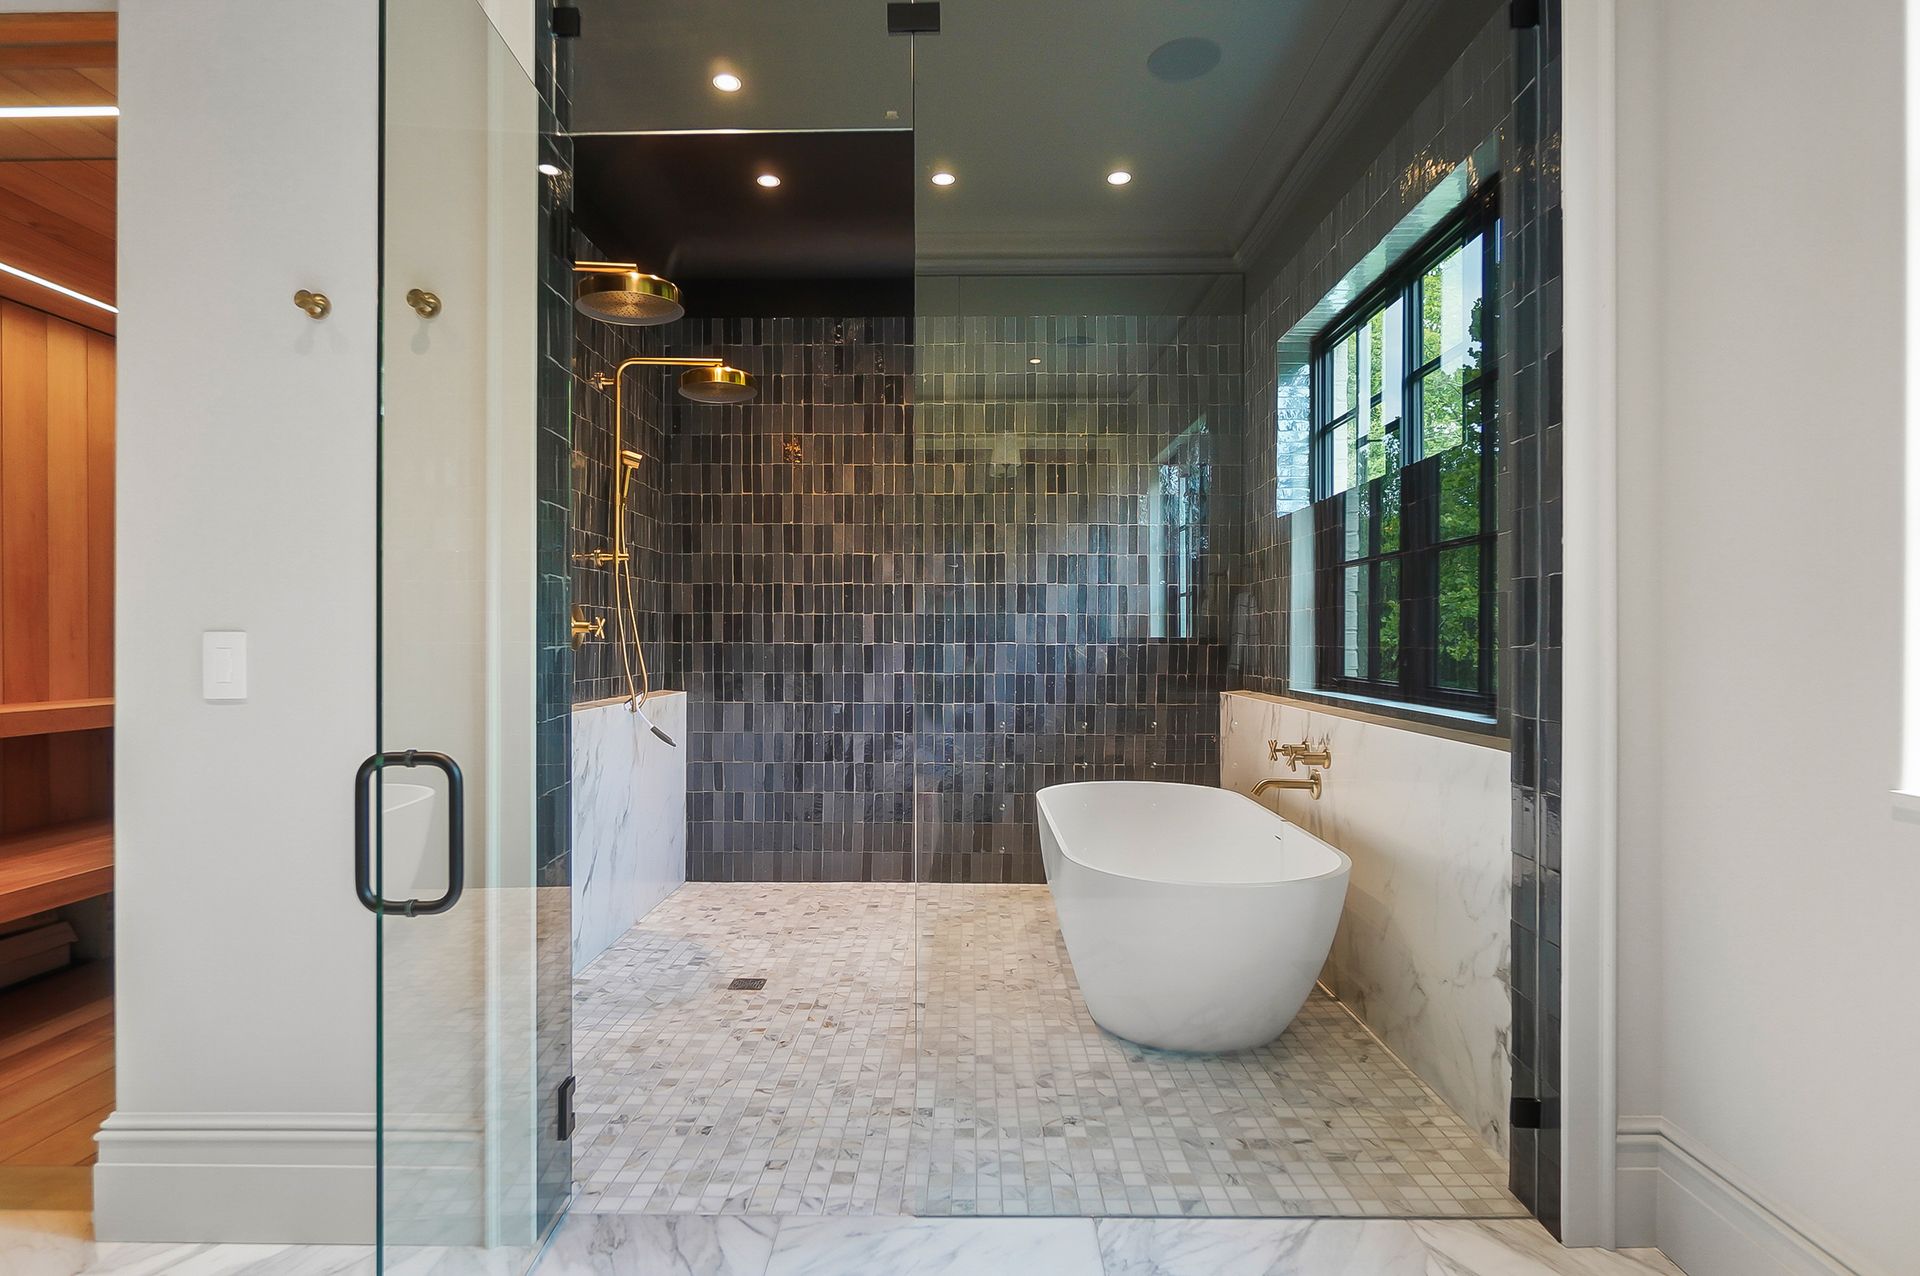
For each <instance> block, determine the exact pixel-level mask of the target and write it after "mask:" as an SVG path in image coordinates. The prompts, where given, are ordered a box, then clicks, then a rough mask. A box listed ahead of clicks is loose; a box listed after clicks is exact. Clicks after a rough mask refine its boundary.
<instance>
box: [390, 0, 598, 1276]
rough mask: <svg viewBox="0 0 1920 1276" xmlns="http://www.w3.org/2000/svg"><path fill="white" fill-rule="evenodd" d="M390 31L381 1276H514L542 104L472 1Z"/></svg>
mask: <svg viewBox="0 0 1920 1276" xmlns="http://www.w3.org/2000/svg"><path fill="white" fill-rule="evenodd" d="M384 7H385V14H384V18H383V22H384V29H383V33H382V38H383V55H384V56H383V76H384V86H383V90H384V91H383V95H382V114H381V163H382V174H381V177H382V183H381V208H380V218H381V226H380V278H379V293H378V297H379V302H378V304H379V323H380V476H379V482H380V506H379V508H380V528H379V545H380V563H379V591H380V592H379V672H378V678H379V684H378V685H379V714H378V741H377V744H376V748H375V749H374V751H373V753H372V755H371V756H370V757H369V758H368V759H367V762H366V764H365V765H364V766H363V767H362V769H361V777H360V789H359V793H358V800H359V802H360V815H361V820H360V823H361V828H362V830H363V836H362V840H361V844H362V854H361V864H360V882H359V888H360V893H361V898H362V902H363V903H365V904H366V905H367V907H368V908H369V909H371V910H372V911H373V912H374V913H375V916H376V923H375V924H376V929H377V936H378V939H377V943H378V970H379V997H378V1015H379V1032H378V1042H379V1047H378V1048H379V1059H378V1077H377V1086H378V1095H377V1101H378V1141H379V1179H378V1182H379V1202H378V1208H379V1215H378V1219H379V1240H380V1251H381V1266H382V1269H383V1270H385V1269H388V1268H391V1267H394V1266H397V1265H399V1264H400V1263H403V1262H405V1261H406V1260H407V1259H408V1258H409V1256H414V1255H417V1253H418V1251H419V1250H421V1249H422V1248H428V1247H431V1248H437V1247H442V1246H453V1247H461V1248H467V1247H487V1248H490V1249H498V1250H502V1251H505V1252H504V1253H503V1254H501V1255H499V1256H497V1258H498V1261H493V1262H490V1263H489V1270H500V1271H518V1270H524V1268H525V1266H526V1265H527V1264H529V1263H530V1262H531V1261H532V1258H533V1255H534V1254H535V1253H536V1252H537V1249H536V1247H537V1243H538V1240H539V1235H540V1232H541V1230H542V1228H543V1226H544V1223H545V1221H546V1215H548V1214H551V1212H552V1211H553V1209H554V1208H555V1206H554V1204H553V1203H551V1202H549V1203H548V1204H547V1208H546V1209H545V1210H544V1211H543V1208H542V1204H543V1203H542V1201H541V1199H540V1197H541V1192H540V1182H541V1174H540V1170H541V1168H542V1162H541V1157H542V1155H543V1152H545V1151H546V1150H547V1149H548V1148H549V1147H550V1141H551V1140H554V1139H555V1138H556V1137H557V1132H556V1131H555V1129H554V1126H553V1123H552V1121H550V1120H548V1119H547V1117H548V1113H549V1109H550V1104H549V1102H548V1101H547V1097H546V1096H544V1095H543V1093H542V1091H543V1090H544V1086H543V1085H542V1083H541V1076H542V1067H541V1064H542V1059H541V1057H540V1053H541V1052H540V1049H539V1045H540V1041H541V1039H542V1038H541V1035H540V1033H539V1027H540V1024H539V1011H540V1009H541V1000H540V997H539V995H538V991H539V984H538V970H539V963H538V955H539V947H538V945H539V939H540V936H541V934H542V924H543V923H542V915H541V910H542V908H543V907H545V908H549V911H550V909H551V902H550V901H544V902H543V895H542V892H541V890H540V887H539V880H540V879H539V875H538V873H537V864H536V854H537V847H538V845H539V841H538V838H537V836H536V834H537V831H538V828H537V812H538V803H537V801H536V797H537V792H538V788H537V783H536V741H535V731H534V723H535V717H536V681H537V678H536V656H537V644H536V630H535V626H536V616H537V601H538V599H537V590H538V573H537V570H536V554H535V549H536V545H535V541H536V512H537V509H538V502H537V493H536V486H535V470H536V464H535V463H536V452H535V448H536V438H537V434H538V431H537V429H536V421H535V406H534V405H535V398H536V395H535V375H536V369H537V367H538V359H537V345H538V328H537V320H536V314H537V312H536V307H535V301H536V297H537V270H538V262H539V248H538V245H539V234H538V229H539V222H538V208H539V191H538V188H537V186H536V183H537V182H538V180H539V179H538V176H537V174H536V165H537V163H538V161H539V154H538V149H539V141H540V137H539V129H540V111H539V99H538V96H537V94H536V92H535V89H534V86H533V84H532V83H531V81H530V80H529V78H528V76H527V73H526V71H525V70H524V69H523V67H522V65H521V63H520V61H519V60H518V59H516V58H515V57H514V56H513V54H512V52H511V51H510V50H509V49H508V48H507V46H506V44H505V43H504V42H503V41H502V39H501V37H500V35H499V33H498V32H497V31H496V30H495V29H494V26H493V24H492V23H491V22H490V21H489V20H488V18H487V16H486V14H485V13H484V12H483V10H482V9H481V7H480V6H479V5H478V4H477V3H475V0H406V2H405V3H402V4H391V5H387V6H384ZM560 889H561V894H562V895H564V891H565V887H564V886H563V887H561V888H560ZM559 907H560V908H561V913H560V923H559V924H560V926H561V929H562V930H563V931H564V928H565V916H566V914H565V905H564V903H561V904H560V905H559ZM548 925H549V928H550V925H551V918H549V919H548ZM562 1041H563V1043H564V1037H563V1038H562Z"/></svg>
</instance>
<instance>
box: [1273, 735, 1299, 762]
mask: <svg viewBox="0 0 1920 1276" xmlns="http://www.w3.org/2000/svg"><path fill="white" fill-rule="evenodd" d="M1292 747H1293V746H1292V745H1283V744H1281V743H1280V742H1279V741H1278V740H1269V741H1267V761H1269V762H1278V761H1279V760H1280V755H1281V753H1283V752H1284V751H1285V750H1287V749H1290V748H1292Z"/></svg>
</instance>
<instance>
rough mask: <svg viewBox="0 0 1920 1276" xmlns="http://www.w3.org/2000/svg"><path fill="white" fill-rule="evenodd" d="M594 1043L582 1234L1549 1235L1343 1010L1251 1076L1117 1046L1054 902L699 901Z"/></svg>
mask: <svg viewBox="0 0 1920 1276" xmlns="http://www.w3.org/2000/svg"><path fill="white" fill-rule="evenodd" d="M736 979H750V980H751V979H762V980H764V981H765V983H764V986H761V987H758V988H744V989H741V988H734V987H731V984H732V981H734V980H736ZM574 1040H575V1070H576V1072H577V1074H578V1076H579V1092H578V1105H577V1106H578V1113H579V1128H578V1131H577V1132H576V1135H575V1141H574V1157H575V1160H574V1173H575V1180H576V1183H577V1185H578V1187H579V1191H580V1196H579V1201H578V1204H577V1205H576V1209H577V1210H580V1211H604V1212H609V1213H615V1214H629V1213H676V1214H678V1213H684V1214H694V1215H719V1214H741V1215H777V1216H781V1217H796V1216H800V1217H804V1216H831V1215H879V1216H885V1215H922V1216H942V1215H1070V1216H1083V1217H1120V1216H1136V1217H1165V1216H1183V1217H1189V1218H1203V1217H1247V1218H1259V1217H1382V1218H1490V1217H1501V1216H1520V1215H1522V1214H1523V1213H1524V1211H1523V1210H1522V1209H1521V1207H1520V1206H1519V1204H1518V1203H1517V1202H1516V1201H1515V1200H1514V1199H1513V1198H1512V1197H1511V1196H1510V1195H1509V1194H1508V1193H1507V1192H1506V1190H1505V1187H1504V1182H1505V1170H1504V1166H1503V1165H1502V1164H1501V1163H1500V1161H1499V1159H1498V1158H1497V1157H1495V1156H1494V1155H1493V1154H1491V1153H1490V1152H1489V1151H1488V1150H1487V1149H1486V1148H1485V1147H1483V1146H1482V1145H1481V1144H1480V1142H1479V1141H1478V1140H1477V1139H1476V1138H1475V1136H1474V1135H1473V1133H1472V1131H1471V1130H1470V1129H1469V1128H1468V1127H1467V1126H1466V1125H1465V1124H1464V1123H1463V1122H1462V1121H1461V1120H1460V1119H1459V1118H1458V1117H1456V1116H1455V1115H1454V1114H1453V1113H1452V1112H1451V1111H1450V1110H1449V1109H1448V1108H1447V1107H1446V1105H1445V1104H1443V1103H1442V1102H1441V1101H1440V1100H1439V1098H1438V1097H1437V1096H1435V1095H1434V1093H1433V1092H1432V1091H1431V1090H1430V1089H1429V1088H1428V1087H1426V1086H1425V1085H1424V1084H1422V1083H1421V1082H1420V1080H1419V1079H1418V1078H1417V1077H1415V1076H1413V1074H1412V1073H1410V1072H1408V1071H1407V1070H1406V1069H1405V1068H1404V1067H1403V1066H1402V1065H1401V1064H1400V1063H1399V1061H1398V1060H1397V1059H1395V1058H1394V1057H1393V1055H1392V1054H1391V1053H1389V1052H1388V1051H1387V1050H1386V1049H1384V1048H1383V1047H1382V1046H1380V1045H1379V1043H1378V1042H1377V1041H1375V1040H1374V1038H1373V1037H1372V1036H1371V1035H1370V1034H1369V1033H1367V1031H1366V1030H1365V1029H1364V1028H1362V1027H1361V1026H1360V1025H1359V1024H1358V1023H1357V1022H1356V1021H1355V1020H1354V1019H1353V1018H1352V1017H1351V1016H1350V1015H1348V1014H1347V1012H1346V1011H1345V1010H1344V1009H1343V1008H1342V1007H1341V1006H1340V1005H1339V1003H1337V1002H1335V1001H1333V1000H1331V999H1330V998H1326V997H1324V996H1316V997H1315V998H1314V999H1312V1000H1311V1001H1309V1003H1308V1005H1307V1006H1306V1008H1305V1009H1304V1010H1303V1011H1302V1012H1301V1015H1300V1017H1299V1018H1298V1019H1297V1020H1296V1021H1295V1023H1294V1025H1293V1027H1292V1028H1290V1029H1289V1030H1288V1031H1287V1033H1286V1034H1285V1035H1284V1036H1283V1037H1282V1038H1281V1039H1280V1040H1279V1041H1277V1042H1275V1043H1274V1044H1272V1045H1270V1046H1267V1047H1265V1048H1263V1049H1260V1050H1255V1051H1245V1052H1241V1053H1239V1054H1234V1055H1226V1056H1194V1055H1178V1054H1169V1053H1164V1052H1159V1051H1150V1050H1144V1049H1141V1048H1138V1047H1135V1046H1132V1045H1129V1044H1127V1043H1125V1042H1122V1041H1119V1040H1117V1039H1115V1038H1113V1037H1110V1036H1108V1035H1106V1034H1104V1033H1102V1032H1100V1031H1099V1029H1097V1028H1096V1027H1095V1026H1094V1025H1093V1023H1092V1021H1091V1020H1090V1019H1089V1018H1088V1017H1087V1014H1086V1010H1085V1007H1084V1005H1083V1004H1082V1003H1081V1000H1080V995H1079V991H1078V988H1077V986H1076V985H1075V983H1074V979H1073V972H1072V968H1071V966H1070V965H1069V964H1068V961H1067V958H1066V953H1065V950H1064V948H1063V947H1062V944H1061V940H1060V934H1059V927H1058V925H1057V923H1056V921H1055V919H1054V915H1053V908H1052V903H1051V900H1050V899H1049V897H1048V894H1047V890H1046V888H1045V887H1044V886H940V887H932V888H929V887H925V886H922V887H919V888H918V889H917V892H916V888H915V887H913V886H909V885H898V884H874V885H848V884H834V885H798V884H780V885H749V884H737V883H696V884H690V885H688V886H685V887H682V888H681V889H680V890H679V891H677V892H676V893H675V894H674V895H673V896H671V897H670V898H669V899H667V901H666V902H665V903H663V904H661V905H660V906H659V907H657V908H656V909H655V910H654V911H653V912H652V913H650V914H648V916H647V917H646V918H645V919H644V920H643V921H642V922H641V924H640V925H639V926H637V927H636V928H634V929H633V930H632V931H630V932H628V933H627V935H626V936H624V937H623V938H622V939H621V940H620V941H619V942H618V943H616V944H615V945H614V946H613V947H612V948H610V949H609V950H608V951H607V952H606V953H605V954H603V955H602V956H601V957H600V958H599V959H598V960H597V961H595V962H594V963H593V964H592V965H590V966H588V967H587V968H586V969H585V970H584V971H583V972H582V973H581V975H580V977H579V978H578V979H577V980H576V981H575V994H574ZM789 1225H790V1226H798V1224H797V1223H794V1224H789ZM777 1270H786V1269H784V1268H780V1269H777ZM794 1270H807V1269H802V1268H796V1269H794ZM1127 1270H1139V1271H1158V1270H1161V1268H1156V1267H1152V1266H1147V1267H1135V1268H1129V1269H1127ZM1168 1270H1176V1269H1168Z"/></svg>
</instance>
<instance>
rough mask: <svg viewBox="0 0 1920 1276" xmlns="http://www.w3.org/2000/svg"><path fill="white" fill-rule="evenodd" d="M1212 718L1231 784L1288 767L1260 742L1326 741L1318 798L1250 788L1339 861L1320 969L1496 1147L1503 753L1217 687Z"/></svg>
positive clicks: (1501, 1042) (1503, 907)
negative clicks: (1334, 927) (1334, 912)
mask: <svg viewBox="0 0 1920 1276" xmlns="http://www.w3.org/2000/svg"><path fill="white" fill-rule="evenodd" d="M1220 718H1221V721H1220V783H1221V785H1222V787H1224V788H1229V789H1233V790H1234V791H1236V792H1239V793H1251V792H1252V791H1253V786H1254V785H1255V784H1256V783H1258V782H1259V781H1260V780H1262V779H1264V778H1266V777H1267V776H1270V775H1276V774H1277V775H1288V774H1290V773H1289V772H1288V771H1287V769H1286V763H1285V762H1284V761H1281V762H1270V761H1268V760H1267V741H1269V740H1278V741H1280V742H1281V743H1282V744H1288V743H1296V744H1297V743H1299V742H1300V741H1302V740H1305V741H1308V742H1310V743H1313V744H1316V745H1320V744H1324V745H1326V746H1327V748H1328V749H1329V750H1330V751H1331V752H1332V754H1333V765H1332V766H1330V767H1328V768H1327V770H1326V772H1325V775H1324V777H1323V778H1324V781H1325V785H1324V789H1323V792H1322V796H1321V798H1320V800H1319V801H1317V802H1316V801H1314V800H1313V799H1312V798H1311V797H1309V796H1308V795H1307V794H1306V793H1304V792H1294V791H1281V792H1273V793H1268V794H1266V795H1265V796H1264V797H1262V798H1261V799H1260V800H1261V801H1263V802H1265V803H1266V804H1268V805H1269V806H1270V807H1271V808H1272V809H1274V810H1276V811H1278V812H1279V813H1280V814H1281V815H1283V816H1284V817H1286V818H1287V819H1289V820H1291V821H1293V822H1294V823H1296V824H1298V825H1300V826H1301V827H1302V828H1305V829H1307V830H1308V831H1309V832H1312V833H1314V834H1315V835H1317V836H1319V837H1321V838H1323V839H1324V840H1326V841H1328V842H1331V843H1332V844H1333V845H1335V846H1337V847H1339V848H1340V849H1341V850H1343V851H1345V852H1346V853H1347V856H1348V858H1350V859H1351V860H1352V861H1353V875H1352V877H1351V878H1350V880H1349V883H1348V887H1347V903H1346V909H1345V911H1344V912H1343V913H1342V915H1341V918H1340V929H1339V931H1338V933H1337V934H1336V935H1335V936H1334V941H1333V952H1332V954H1331V955H1330V956H1329V957H1328V959H1327V965H1326V969H1325V970H1324V971H1323V972H1322V974H1321V980H1322V982H1324V983H1325V984H1326V986H1327V987H1328V988H1329V989H1331V990H1332V991H1333V993H1334V995H1335V996H1337V997H1339V998H1340V1000H1341V1001H1342V1002H1344V1003H1346V1005H1347V1006H1348V1007H1350V1008H1351V1009H1352V1011H1353V1012H1354V1014H1356V1015H1358V1016H1359V1017H1360V1020H1361V1022H1363V1023H1365V1024H1366V1025H1367V1027H1369V1028H1371V1029H1372V1030H1373V1032H1374V1035H1375V1036H1377V1037H1379V1038H1380V1040H1382V1041H1384V1042H1385V1043H1386V1044H1387V1046H1388V1047H1389V1048H1391V1049H1392V1050H1393V1052H1394V1053H1395V1054H1397V1055H1399V1056H1400V1058H1401V1059H1402V1060H1404V1061H1405V1063H1406V1064H1407V1066H1408V1067H1409V1068H1411V1069H1413V1071H1414V1072H1415V1073H1417V1074H1418V1075H1419V1076H1420V1078H1421V1079H1422V1080H1423V1081H1425V1082H1426V1083H1427V1084H1428V1085H1430V1086H1432V1087H1433V1088H1434V1090H1435V1091H1437V1092H1438V1093H1439V1095H1440V1097H1441V1098H1443V1099H1445V1100H1446V1101H1447V1103H1448V1104H1449V1105H1450V1106H1451V1107H1452V1108H1453V1110H1454V1111H1455V1112H1457V1113H1459V1114H1460V1116H1461V1117H1463V1118H1465V1120H1466V1121H1467V1123H1468V1124H1469V1125H1471V1126H1472V1127H1473V1128H1474V1129H1475V1130H1477V1131H1479V1133H1480V1136H1481V1138H1483V1139H1484V1140H1485V1141H1486V1142H1487V1144H1488V1146H1489V1147H1491V1148H1493V1149H1494V1150H1495V1151H1497V1152H1499V1153H1500V1155H1502V1156H1505V1155H1506V1154H1507V1108H1508V1096H1509V1095H1510V1093H1511V1082H1512V1071H1511V1067H1510V1065H1509V1062H1508V1058H1507V1045H1508V1036H1509V1033H1510V1031H1511V1024H1512V1006H1511V1003H1510V1002H1509V999H1508V995H1507V972H1508V952H1509V948H1510V944H1511V932H1510V926H1511V916H1510V913H1509V909H1510V906H1511V905H1510V895H1511V890H1512V884H1511V876H1512V873H1511V869H1512V865H1511V863H1510V856H1509V852H1508V846H1509V841H1510V837H1511V833H1510V829H1509V825H1508V819H1509V811H1508V793H1507V761H1508V759H1507V753H1506V751H1505V750H1504V749H1502V748H1500V747H1499V746H1498V744H1497V743H1494V742H1489V743H1486V744H1482V743H1478V742H1472V741H1470V740H1468V739H1465V738H1460V739H1454V738H1448V737H1446V736H1439V735H1430V734H1426V733H1424V732H1420V731H1415V730H1409V729H1407V728H1406V727H1405V726H1402V725H1396V724H1392V723H1391V722H1390V721H1389V720H1387V719H1380V718H1372V717H1368V716H1365V715H1348V714H1345V713H1343V712H1341V711H1339V710H1334V709H1328V708H1326V707H1324V706H1321V705H1318V704H1309V703H1307V702H1304V701H1299V700H1290V699H1285V698H1282V697H1279V696H1269V695H1259V694H1255V693H1252V692H1239V691H1230V692H1227V693H1226V694H1225V695H1223V696H1222V697H1221V699H1220ZM1291 774H1295V775H1298V776H1304V775H1305V774H1306V770H1305V768H1302V769H1301V770H1300V771H1298V772H1296V773H1291Z"/></svg>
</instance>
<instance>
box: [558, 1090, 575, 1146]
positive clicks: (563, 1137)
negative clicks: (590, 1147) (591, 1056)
mask: <svg viewBox="0 0 1920 1276" xmlns="http://www.w3.org/2000/svg"><path fill="white" fill-rule="evenodd" d="M576 1080H577V1078H575V1077H568V1078H567V1079H566V1080H565V1081H562V1082H561V1083H560V1089H559V1092H558V1093H557V1094H556V1096H555V1097H556V1098H557V1099H558V1100H559V1102H558V1103H557V1104H556V1105H555V1107H556V1111H555V1113H554V1117H555V1120H554V1130H555V1133H554V1137H555V1138H556V1139H559V1140H560V1141H561V1142H562V1143H565V1142H566V1141H567V1140H568V1139H570V1138H572V1137H573V1087H574V1082H575V1081H576Z"/></svg>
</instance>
